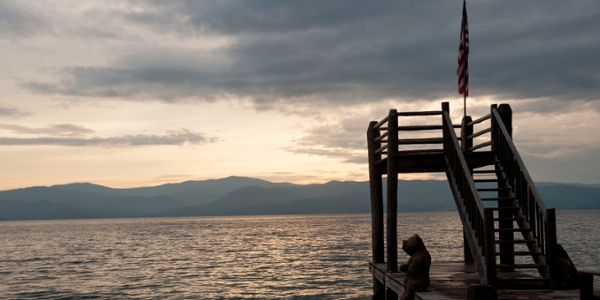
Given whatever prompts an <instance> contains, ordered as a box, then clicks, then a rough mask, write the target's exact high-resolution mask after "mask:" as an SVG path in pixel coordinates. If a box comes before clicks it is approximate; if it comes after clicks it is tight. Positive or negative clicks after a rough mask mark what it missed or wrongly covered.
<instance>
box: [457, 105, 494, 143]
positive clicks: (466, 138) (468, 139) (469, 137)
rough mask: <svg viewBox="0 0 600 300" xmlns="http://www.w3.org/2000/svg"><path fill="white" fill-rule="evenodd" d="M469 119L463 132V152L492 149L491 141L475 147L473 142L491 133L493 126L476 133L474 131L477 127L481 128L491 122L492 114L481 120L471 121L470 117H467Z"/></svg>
mask: <svg viewBox="0 0 600 300" xmlns="http://www.w3.org/2000/svg"><path fill="white" fill-rule="evenodd" d="M467 118H468V119H466V120H465V121H466V122H465V124H463V125H464V126H463V130H462V133H461V136H462V140H461V144H462V145H463V146H462V147H463V151H465V152H473V151H476V150H480V149H483V148H486V147H490V146H491V145H492V142H491V139H490V140H487V141H484V142H481V143H478V144H476V145H473V140H474V139H476V138H481V137H482V136H484V135H486V134H488V133H491V131H492V128H491V126H488V127H484V128H483V129H479V128H478V131H476V132H473V131H474V128H475V126H477V127H481V125H484V122H486V121H488V120H490V119H491V118H492V115H491V114H488V115H485V116H483V117H481V118H478V119H475V120H472V121H471V118H470V117H467Z"/></svg>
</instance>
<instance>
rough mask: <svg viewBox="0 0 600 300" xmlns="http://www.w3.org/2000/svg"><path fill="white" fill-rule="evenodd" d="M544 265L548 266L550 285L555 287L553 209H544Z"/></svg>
mask: <svg viewBox="0 0 600 300" xmlns="http://www.w3.org/2000/svg"><path fill="white" fill-rule="evenodd" d="M546 220H547V222H548V223H547V224H546V245H545V246H546V263H547V264H548V271H549V273H550V285H551V286H556V285H557V284H558V276H559V274H557V272H558V270H557V260H556V259H557V257H556V254H557V253H556V247H557V245H556V243H557V238H556V211H555V210H554V208H549V209H546Z"/></svg>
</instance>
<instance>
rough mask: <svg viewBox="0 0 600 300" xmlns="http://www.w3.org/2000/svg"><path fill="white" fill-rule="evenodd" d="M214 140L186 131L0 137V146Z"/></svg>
mask: <svg viewBox="0 0 600 300" xmlns="http://www.w3.org/2000/svg"><path fill="white" fill-rule="evenodd" d="M215 141H216V139H215V138H210V137H207V136H205V135H203V134H200V133H195V132H192V131H189V130H187V129H181V130H177V131H169V132H166V133H165V134H162V135H146V134H136V135H123V136H114V137H90V138H85V137H84V138H78V137H34V138H13V137H0V145H4V146H41V145H50V146H65V147H85V146H100V147H128V146H161V145H184V144H192V145H200V144H206V143H211V142H215Z"/></svg>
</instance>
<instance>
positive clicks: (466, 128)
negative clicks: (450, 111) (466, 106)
mask: <svg viewBox="0 0 600 300" xmlns="http://www.w3.org/2000/svg"><path fill="white" fill-rule="evenodd" d="M472 121H473V119H471V116H465V117H464V118H463V119H462V123H461V126H460V144H461V146H462V150H463V152H465V153H466V152H467V149H469V148H471V147H473V138H468V136H470V135H472V134H473V125H472V124H471V125H468V124H469V123H471V122H472Z"/></svg>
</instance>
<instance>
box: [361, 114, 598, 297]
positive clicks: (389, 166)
mask: <svg viewBox="0 0 600 300" xmlns="http://www.w3.org/2000/svg"><path fill="white" fill-rule="evenodd" d="M415 119H416V121H420V120H421V119H422V120H423V123H425V124H423V123H419V122H415ZM432 120H433V121H432ZM457 130H458V131H459V133H458V134H457V132H456V131H457ZM367 145H368V152H369V180H370V188H371V216H372V250H373V253H372V256H373V258H372V262H371V263H370V270H371V273H372V274H373V295H374V299H384V298H385V299H397V298H398V297H399V295H402V293H403V292H404V287H403V276H404V275H403V274H402V273H400V272H399V270H398V263H399V262H398V233H397V207H398V206H397V204H398V202H397V201H398V200H397V199H398V195H399V194H400V195H401V194H402V193H401V191H398V174H399V173H428V172H443V173H445V174H446V177H447V178H448V183H449V185H450V189H451V191H452V194H453V197H454V201H455V204H456V207H457V210H458V214H459V216H460V219H461V222H462V224H463V233H464V257H462V258H460V259H461V261H460V262H436V261H435V257H433V260H434V262H433V263H432V267H431V276H432V283H431V286H430V288H429V290H428V291H426V292H421V293H418V294H417V297H420V298H418V299H577V298H579V297H580V294H581V295H582V299H593V297H594V296H593V287H592V286H591V283H589V284H588V283H587V282H593V281H591V280H589V279H586V280H587V281H585V282H582V285H581V291H580V290H579V289H578V285H579V279H578V274H577V270H575V267H574V266H573V264H572V262H571V261H570V259H569V257H568V255H567V254H566V252H565V251H564V249H563V248H562V247H561V246H560V244H558V243H557V239H556V217H555V211H554V209H548V208H546V207H545V206H544V203H543V201H542V198H541V197H540V195H539V193H538V192H537V189H536V187H535V184H534V183H533V181H532V180H531V177H530V176H529V173H528V171H527V169H526V168H525V165H524V163H523V161H522V160H521V157H520V155H519V152H518V151H517V148H516V146H515V145H514V144H513V141H512V110H511V108H510V106H509V105H507V104H501V105H500V106H497V105H492V106H491V108H490V113H489V114H487V115H485V116H483V117H481V118H477V119H475V120H473V119H471V117H469V116H465V117H464V118H463V120H462V122H461V125H454V124H452V120H451V118H450V114H449V104H448V103H447V102H444V103H442V107H441V110H439V111H415V112H398V111H396V110H390V112H389V114H388V116H386V117H385V118H383V119H382V120H381V121H373V122H371V123H370V124H369V128H368V130H367ZM383 176H386V177H387V189H386V193H387V199H388V201H387V207H386V211H387V212H388V213H387V214H385V215H384V207H383V186H382V185H383ZM384 216H385V227H384ZM384 228H385V232H384ZM425 243H427V241H425ZM586 274H587V273H586ZM590 274H592V275H590V276H593V273H590ZM580 276H584V275H580ZM585 276H587V275H585ZM586 278H588V277H586ZM491 295H493V297H492V296H491Z"/></svg>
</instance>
